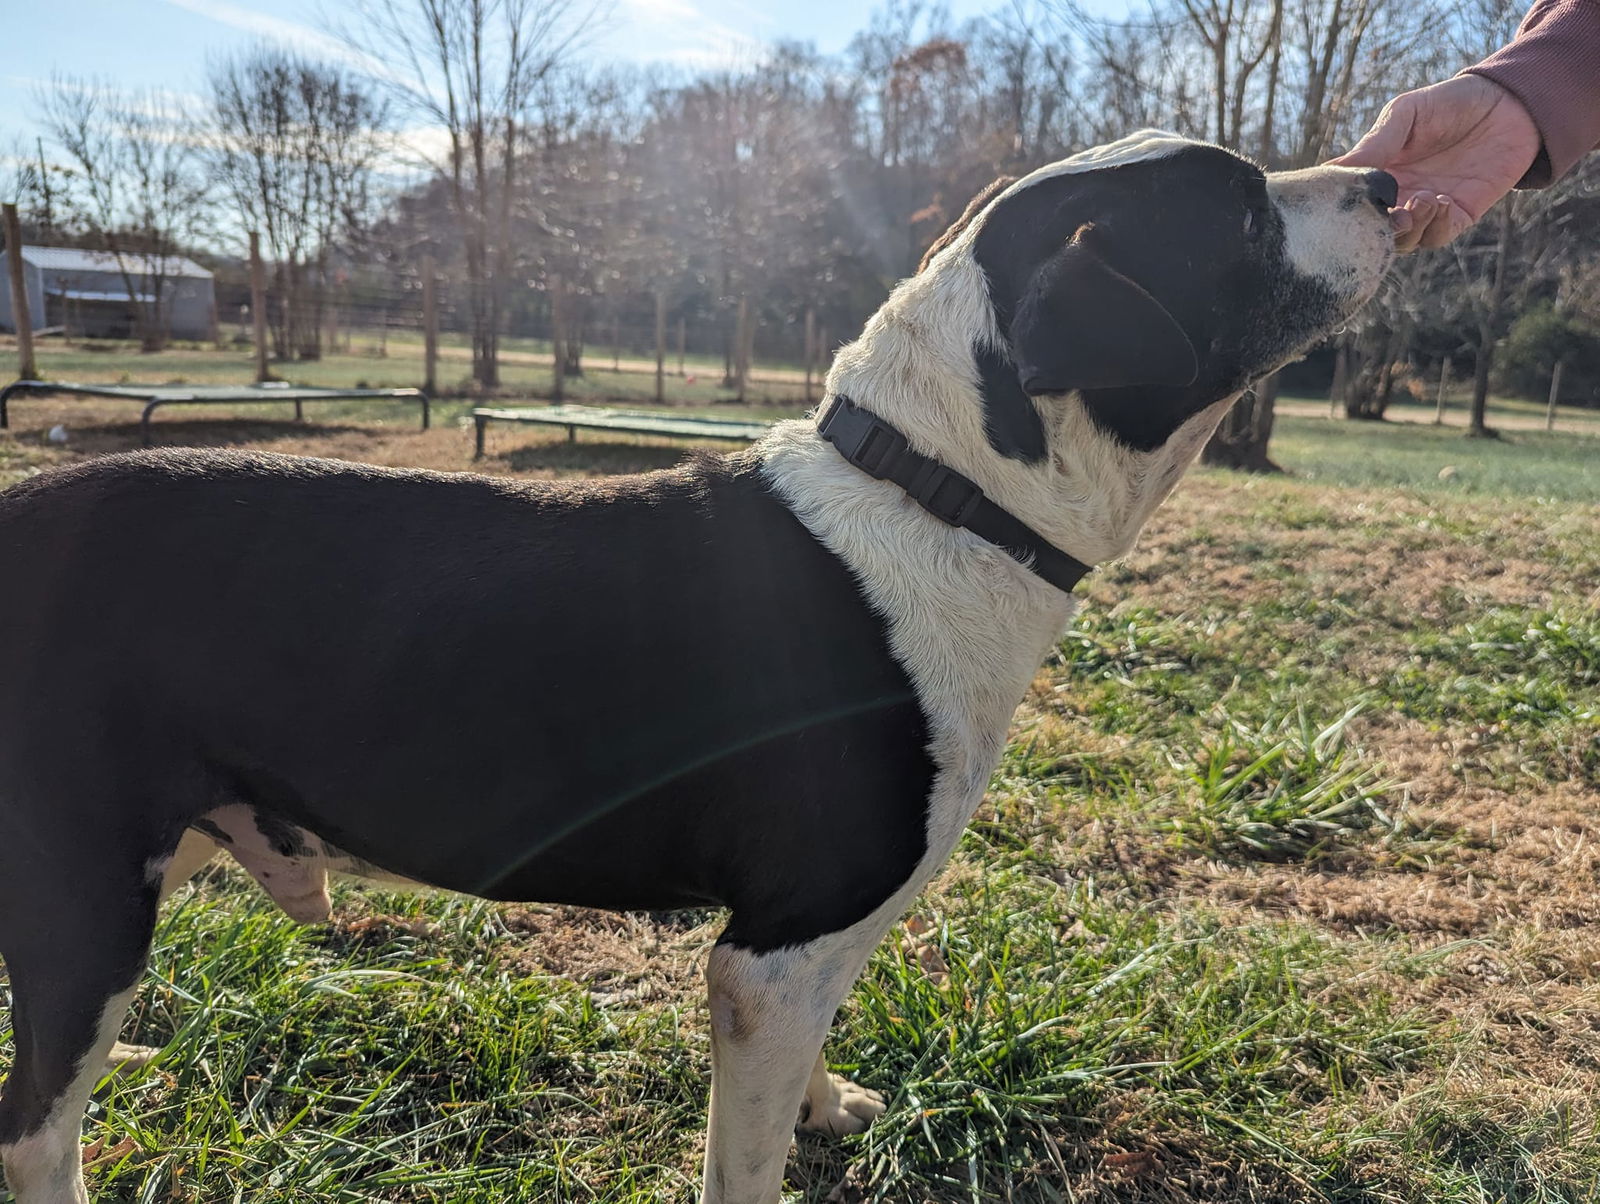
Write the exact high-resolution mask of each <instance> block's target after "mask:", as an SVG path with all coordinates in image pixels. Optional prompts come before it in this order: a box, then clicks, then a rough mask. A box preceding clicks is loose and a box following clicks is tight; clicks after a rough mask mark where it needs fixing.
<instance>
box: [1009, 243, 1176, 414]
mask: <svg viewBox="0 0 1600 1204" xmlns="http://www.w3.org/2000/svg"><path fill="white" fill-rule="evenodd" d="M1095 241H1096V240H1095V238H1094V226H1093V224H1091V223H1086V224H1085V225H1083V226H1080V227H1079V228H1078V232H1077V233H1076V234H1074V235H1073V236H1072V241H1071V242H1069V243H1068V244H1067V245H1066V246H1065V247H1063V248H1061V250H1059V251H1057V252H1056V253H1055V254H1054V255H1052V256H1051V257H1050V258H1049V259H1048V260H1046V261H1045V263H1044V264H1042V265H1041V266H1040V267H1039V269H1038V270H1037V271H1036V272H1035V273H1034V275H1033V278H1032V279H1031V280H1030V281H1029V282H1028V286H1027V288H1026V289H1025V290H1024V292H1023V295H1022V296H1021V298H1019V299H1018V302H1017V308H1016V312H1015V314H1014V315H1013V316H1012V319H1011V329H1010V340H1011V359H1012V363H1013V364H1014V365H1015V366H1016V370H1017V377H1018V379H1019V380H1020V381H1021V382H1022V389H1023V391H1024V392H1025V393H1027V394H1028V395H1029V396H1030V397H1037V396H1039V395H1040V394H1042V393H1065V392H1067V391H1069V390H1072V389H1115V388H1124V387H1126V386H1129V385H1175V386H1182V385H1188V384H1193V383H1194V379H1195V376H1196V375H1197V374H1198V373H1199V370H1200V365H1199V362H1198V361H1197V359H1196V358H1195V350H1194V344H1193V343H1191V342H1190V341H1189V336H1188V335H1186V334H1185V333H1184V332H1183V327H1181V326H1179V325H1178V323H1177V320H1176V319H1175V318H1173V316H1172V315H1171V314H1170V313H1168V312H1167V310H1166V308H1165V307H1164V306H1163V305H1162V304H1161V302H1159V301H1157V300H1156V299H1155V298H1154V297H1152V296H1151V295H1150V294H1149V293H1148V292H1146V291H1145V290H1144V289H1143V288H1141V287H1140V286H1139V285H1138V284H1137V283H1136V282H1134V281H1132V280H1130V279H1128V277H1126V276H1124V275H1123V274H1122V273H1121V272H1119V271H1117V270H1116V269H1115V268H1114V267H1112V266H1111V265H1110V264H1109V263H1107V262H1106V261H1105V260H1104V259H1103V258H1101V256H1100V254H1099V252H1098V251H1097V250H1096V249H1095V246H1094V243H1095Z"/></svg>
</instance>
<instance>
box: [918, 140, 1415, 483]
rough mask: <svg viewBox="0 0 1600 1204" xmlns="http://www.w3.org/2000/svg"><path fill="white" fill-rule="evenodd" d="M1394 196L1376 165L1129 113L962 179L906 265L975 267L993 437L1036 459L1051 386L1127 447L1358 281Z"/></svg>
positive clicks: (1161, 438) (1296, 332)
mask: <svg viewBox="0 0 1600 1204" xmlns="http://www.w3.org/2000/svg"><path fill="white" fill-rule="evenodd" d="M1394 200H1395V195H1394V181H1393V180H1392V179H1391V178H1390V177H1388V176H1387V175H1384V174H1383V173H1381V172H1363V171H1359V170H1355V169H1351V168H1339V167H1321V168H1313V169H1311V170H1308V171H1301V172H1293V173H1284V174H1266V173H1263V172H1262V170H1261V169H1260V168H1259V167H1257V166H1256V165H1255V164H1253V163H1251V162H1250V161H1249V160H1247V159H1245V158H1242V157H1241V156H1239V155H1236V154H1233V153H1232V152H1230V151H1227V150H1224V149H1222V148H1221V147H1216V146H1211V145H1207V144H1204V143H1198V142H1192V141H1189V140H1186V139H1182V138H1178V137H1176V136H1174V135H1170V134H1160V133H1155V132H1149V131H1147V132H1144V133H1141V134H1136V135H1133V136H1132V137H1130V138H1126V139H1123V140H1122V141H1120V142H1116V143H1112V144H1110V145H1109V146H1104V147H1099V148H1096V149H1095V150H1092V151H1087V152H1085V153H1084V154H1081V155H1077V156H1074V157H1073V158H1070V159H1066V160H1063V161H1062V162H1059V163H1054V164H1051V165H1050V166H1048V167H1043V168H1040V169H1039V170H1038V171H1036V172H1034V173H1032V174H1031V175H1029V176H1026V177H1024V178H1023V179H1021V180H1017V181H1014V182H1011V183H1010V184H1009V185H1007V186H1005V187H1003V188H999V189H995V190H993V191H992V192H991V193H989V194H986V195H984V196H980V197H979V198H978V200H977V201H975V202H974V204H973V205H972V206H970V207H969V209H968V212H967V213H966V214H965V215H964V216H963V218H962V220H961V221H960V222H958V223H957V224H956V226H955V227H953V228H952V229H951V230H950V231H949V232H948V233H947V234H946V235H945V237H944V238H942V239H941V240H940V242H939V243H938V244H936V246H935V248H934V249H933V251H931V252H930V254H929V257H928V259H926V260H924V269H925V270H928V269H931V270H932V271H935V272H937V271H940V270H941V269H942V268H943V267H944V266H945V265H947V264H948V265H955V264H958V263H960V262H961V261H963V260H964V259H965V258H967V257H970V260H971V262H973V263H976V265H977V266H978V268H980V269H981V271H982V273H983V277H984V279H985V281H986V283H987V289H988V296H989V301H990V304H991V306H992V309H993V317H994V322H993V329H992V332H991V333H990V334H989V335H987V336H985V337H980V338H978V340H977V342H976V344H975V346H974V347H973V353H974V356H975V357H976V361H977V367H978V375H979V378H980V387H981V393H982V400H983V405H984V428H985V433H986V434H987V435H988V438H989V442H990V444H991V445H992V447H993V449H994V450H995V451H997V452H999V453H1000V454H1001V455H1002V456H1006V457H1009V458H1012V459H1016V460H1022V461H1036V460H1042V459H1043V458H1044V457H1045V456H1046V455H1047V451H1048V449H1047V447H1046V435H1045V423H1044V421H1043V419H1042V417H1041V413H1040V410H1041V408H1047V407H1048V406H1049V405H1050V404H1051V403H1052V399H1053V398H1057V397H1059V396H1060V395H1065V394H1076V395H1077V396H1078V397H1080V398H1081V399H1082V403H1083V406H1084V407H1085V409H1086V410H1087V411H1088V413H1089V414H1090V415H1091V416H1092V418H1093V419H1094V421H1095V423H1096V424H1097V425H1098V426H1099V427H1100V428H1101V429H1103V430H1105V431H1106V432H1108V433H1109V434H1111V435H1112V436H1114V437H1115V438H1116V439H1117V440H1118V441H1120V442H1121V443H1123V444H1125V445H1126V446H1128V447H1131V448H1133V449H1136V450H1140V451H1145V450H1151V449H1154V448H1157V447H1160V446H1161V445H1162V444H1164V443H1165V442H1166V441H1167V440H1168V439H1169V438H1170V437H1171V436H1172V434H1173V433H1174V432H1175V431H1176V430H1177V429H1178V428H1179V427H1180V426H1182V425H1183V424H1184V423H1185V422H1186V421H1187V420H1188V419H1190V418H1192V417H1193V416H1194V415H1196V414H1199V413H1200V412H1202V411H1204V410H1206V409H1208V408H1209V407H1211V406H1214V405H1215V404H1216V403H1218V402H1219V401H1221V400H1222V399H1224V398H1226V397H1229V396H1232V395H1233V394H1235V393H1237V392H1239V391H1240V390H1241V389H1242V388H1244V387H1245V386H1246V385H1247V384H1248V383H1249V382H1250V381H1252V380H1255V379H1257V378H1259V377H1261V376H1263V375H1265V374H1267V373H1269V372H1271V371H1273V370H1274V369H1276V368H1278V367H1281V366H1282V365H1283V364H1284V363H1286V362H1287V361H1288V360H1290V359H1292V358H1294V357H1295V356H1296V355H1297V354H1299V353H1300V352H1301V351H1303V350H1304V349H1305V348H1306V347H1307V346H1308V345H1309V344H1311V343H1312V342H1314V341H1315V340H1317V339H1318V338H1320V337H1322V336H1323V335H1325V334H1327V333H1328V332H1329V331H1330V330H1332V329H1333V328H1335V327H1336V326H1337V325H1339V323H1341V322H1342V321H1344V319H1346V318H1348V317H1349V316H1350V315H1351V314H1352V313H1354V312H1355V311H1356V310H1357V309H1358V308H1360V306H1361V305H1363V304H1364V303H1365V302H1366V301H1367V300H1368V299H1369V298H1370V297H1371V296H1372V294H1373V292H1374V291H1375V290H1376V289H1377V287H1378V284H1379V282H1380V281H1381V279H1382V277H1383V273H1384V272H1385V270H1386V269H1387V268H1388V266H1389V263H1390V260H1391V258H1392V255H1393V247H1392V239H1391V234H1390V227H1389V221H1388V217H1387V212H1388V207H1389V205H1391V204H1393V202H1394Z"/></svg>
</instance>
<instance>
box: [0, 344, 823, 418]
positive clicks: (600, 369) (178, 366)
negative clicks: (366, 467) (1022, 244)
mask: <svg viewBox="0 0 1600 1204" xmlns="http://www.w3.org/2000/svg"><path fill="white" fill-rule="evenodd" d="M441 344H442V345H441V348H440V360H439V367H438V382H439V388H438V391H439V393H440V394H441V395H443V396H457V395H472V394H473V393H474V392H475V389H474V387H473V382H472V378H471V367H472V365H471V354H470V352H469V350H468V349H467V348H466V347H465V346H462V345H461V340H460V338H459V337H446V338H444V339H442V340H441ZM10 345H11V343H10V340H8V339H0V365H4V366H5V368H4V370H5V371H9V370H11V369H10V364H11V363H14V362H15V361H14V360H13V359H12V353H11V352H10ZM253 354H254V353H253V352H252V351H251V350H250V349H249V348H248V347H238V348H228V349H222V350H219V349H218V348H216V347H214V346H212V345H210V344H199V343H196V344H179V345H176V346H174V347H171V348H169V349H168V350H166V351H162V352H158V353H156V354H153V355H146V354H142V353H141V352H140V351H139V349H138V345H137V344H135V343H130V342H119V341H116V340H109V339H99V340H94V341H92V342H83V343H73V344H68V343H65V342H64V341H62V340H60V339H45V340H41V341H40V343H39V344H38V349H37V352H36V356H35V358H36V359H37V361H38V364H37V366H38V369H39V375H40V376H41V377H43V378H44V379H46V380H68V381H84V382H94V383H100V384H120V383H130V382H136V383H142V384H188V385H223V384H226V385H239V384H248V383H249V382H250V381H251V380H253V379H254V377H255V360H254V358H253ZM584 364H585V371H584V374H583V375H582V376H576V377H569V378H568V379H567V381H566V389H567V393H568V399H569V400H571V401H592V402H601V401H609V402H618V401H624V402H634V401H649V400H653V398H654V397H655V361H654V353H653V352H651V353H647V354H639V353H637V352H635V351H633V350H626V349H625V350H623V351H621V352H620V353H619V354H618V355H616V356H613V354H612V352H611V349H610V348H602V347H590V348H588V349H587V352H586V355H585V358H584ZM613 364H615V365H617V366H618V368H620V370H614V369H613ZM271 370H272V371H273V373H274V374H276V375H278V376H280V377H282V378H284V379H286V380H291V381H293V382H294V383H296V384H302V385H323V386H330V387H336V388H345V389H348V388H373V389H383V388H417V387H420V386H421V385H422V383H423V377H424V371H423V358H422V343H421V340H420V337H419V336H418V335H416V334H415V333H409V332H405V333H397V334H395V335H393V336H391V337H390V338H388V339H387V340H384V341H383V342H380V341H379V339H378V337H377V336H376V335H372V334H358V335H356V336H354V337H353V338H352V339H351V347H350V350H348V351H341V352H340V353H339V354H336V355H332V354H331V355H327V356H325V357H323V358H322V359H321V360H317V361H301V362H295V363H273V364H272V365H271ZM551 371H552V369H551V361H550V348H549V345H548V344H546V343H540V342H536V341H534V340H531V339H530V340H523V339H512V340H507V341H506V343H505V344H504V345H503V346H502V351H501V364H500V373H501V382H502V392H503V393H505V394H508V395H513V396H515V395H519V394H539V395H543V394H545V393H547V392H548V390H549V389H550V385H551ZM666 371H667V376H666V392H667V400H668V401H671V402H675V403H680V404H702V405H704V404H714V403H716V402H719V401H725V400H727V399H729V398H731V397H732V396H733V391H732V390H731V389H725V388H723V387H722V363H721V361H720V360H715V361H713V360H711V359H708V358H706V357H689V358H687V359H686V360H685V362H684V372H683V375H681V376H680V375H679V374H678V359H677V355H676V354H675V353H674V354H670V355H669V356H668V358H667V363H666ZM0 375H3V371H0ZM8 379H9V378H8ZM804 380H805V378H804V374H803V372H797V371H795V370H794V369H792V368H789V367H787V366H771V367H769V366H765V365H759V366H757V367H756V368H755V369H754V370H753V371H752V374H751V381H750V385H749V389H748V393H747V396H748V398H749V399H751V400H754V401H760V402H781V401H786V400H798V399H800V398H801V397H802V396H803V392H804V387H805V386H804Z"/></svg>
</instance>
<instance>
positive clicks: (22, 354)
mask: <svg viewBox="0 0 1600 1204" xmlns="http://www.w3.org/2000/svg"><path fill="white" fill-rule="evenodd" d="M3 212H4V220H5V235H6V268H7V270H8V271H9V273H10V277H11V279H10V281H9V284H10V288H11V326H12V329H14V330H15V331H16V332H17V379H18V380H33V379H35V378H36V377H37V376H38V374H39V369H38V367H37V366H36V365H35V364H34V360H33V314H32V312H31V311H30V310H29V309H28V289H27V284H26V278H25V277H24V275H23V267H22V223H21V221H19V220H18V218H17V207H16V206H15V205H13V204H11V203H10V202H7V203H6V205H5V206H4V209H3Z"/></svg>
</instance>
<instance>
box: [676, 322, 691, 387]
mask: <svg viewBox="0 0 1600 1204" xmlns="http://www.w3.org/2000/svg"><path fill="white" fill-rule="evenodd" d="M688 341H689V319H687V318H679V319H678V376H679V378H680V379H681V378H682V377H683V348H684V344H685V343H687V342H688Z"/></svg>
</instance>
